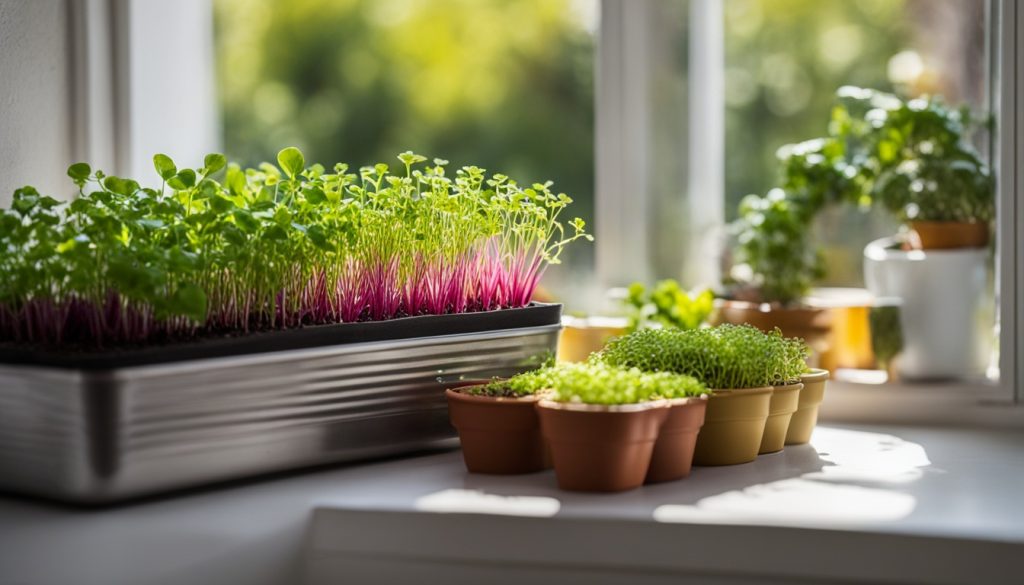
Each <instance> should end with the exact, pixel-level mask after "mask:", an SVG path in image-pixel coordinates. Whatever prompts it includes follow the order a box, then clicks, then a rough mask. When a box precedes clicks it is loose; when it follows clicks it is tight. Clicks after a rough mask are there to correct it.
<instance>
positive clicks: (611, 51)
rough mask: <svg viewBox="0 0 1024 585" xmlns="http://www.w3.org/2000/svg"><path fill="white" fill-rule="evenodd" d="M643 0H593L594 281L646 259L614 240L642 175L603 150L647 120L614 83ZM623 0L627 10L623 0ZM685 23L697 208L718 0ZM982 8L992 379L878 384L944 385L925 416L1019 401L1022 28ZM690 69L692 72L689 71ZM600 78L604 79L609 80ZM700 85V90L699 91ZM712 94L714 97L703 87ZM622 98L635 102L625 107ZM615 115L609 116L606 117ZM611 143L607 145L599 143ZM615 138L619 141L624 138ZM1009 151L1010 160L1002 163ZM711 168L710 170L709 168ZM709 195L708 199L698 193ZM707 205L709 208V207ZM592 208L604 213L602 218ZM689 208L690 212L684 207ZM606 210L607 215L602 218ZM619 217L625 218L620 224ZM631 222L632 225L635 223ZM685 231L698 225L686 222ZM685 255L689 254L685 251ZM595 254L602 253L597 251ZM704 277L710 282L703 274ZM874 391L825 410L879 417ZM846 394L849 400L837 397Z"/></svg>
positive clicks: (1011, 11) (633, 65)
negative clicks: (993, 298) (992, 223)
mask: <svg viewBox="0 0 1024 585" xmlns="http://www.w3.org/2000/svg"><path fill="white" fill-rule="evenodd" d="M651 1H652V0H601V18H600V27H599V34H598V58H597V78H598V79H599V80H604V81H599V83H598V84H597V87H596V88H595V93H596V123H597V132H596V134H595V135H596V137H597V138H596V140H597V141H598V144H597V145H596V152H597V159H596V162H597V167H598V169H599V170H598V175H597V191H596V194H595V210H596V211H595V213H596V215H597V217H596V218H595V219H596V224H597V230H596V232H597V233H598V234H599V235H600V237H598V238H597V239H596V241H595V246H596V247H597V249H596V252H597V257H598V259H599V261H598V265H597V273H598V279H597V280H598V282H599V283H601V285H602V286H609V285H612V286H622V285H624V284H626V283H627V282H628V281H629V280H647V278H646V277H648V276H649V272H650V270H649V267H648V265H647V264H648V263H647V261H646V260H644V261H637V258H646V256H637V255H636V254H639V253H641V252H646V248H645V247H643V246H642V244H636V243H635V242H633V243H631V245H630V247H628V248H627V247H624V246H622V245H621V243H622V242H623V241H630V238H631V236H632V239H634V240H637V239H642V238H637V237H636V234H637V233H644V231H643V228H642V227H639V228H638V227H635V226H645V225H647V222H648V218H647V215H646V214H647V213H648V209H649V205H650V202H649V201H648V199H649V198H650V193H649V192H648V191H647V190H644V189H642V188H640V187H643V186H644V185H645V184H646V183H644V182H633V183H631V184H632V185H633V187H634V188H633V189H631V190H625V189H623V188H622V187H621V185H622V183H621V177H630V176H634V175H636V174H637V173H642V172H643V170H644V169H643V168H642V167H641V168H638V167H637V165H638V163H637V162H636V161H635V160H631V159H630V158H629V157H628V156H621V155H620V156H611V155H610V154H609V153H610V152H618V150H621V149H622V148H625V147H628V145H630V144H635V142H636V140H637V139H638V138H637V136H636V135H634V136H627V135H626V132H628V131H629V128H635V127H641V128H649V125H650V124H651V121H650V120H647V119H646V116H647V111H646V110H645V106H644V104H645V103H646V101H645V98H646V97H647V96H646V94H647V92H648V91H649V89H648V88H646V87H638V85H637V84H636V83H624V82H623V80H624V79H625V77H624V74H623V72H628V71H631V70H636V69H642V68H643V65H644V61H643V60H641V57H642V56H643V52H642V51H636V50H635V49H633V48H632V47H634V46H636V45H638V44H641V43H642V42H643V40H644V39H646V38H649V37H651V36H652V35H651V34H650V31H646V30H644V28H643V27H644V26H650V25H651V23H653V19H652V16H651V14H650V13H651ZM627 2H628V4H629V9H628V10H627V8H626V4H627ZM689 5H690V26H691V27H694V26H695V25H696V29H695V30H696V32H695V33H694V34H691V35H690V65H689V66H690V69H691V71H690V77H691V79H690V87H700V88H701V90H702V92H703V95H702V96H700V99H692V98H691V104H690V105H691V108H692V110H691V112H690V113H689V117H690V120H691V124H690V127H689V143H690V144H695V143H696V142H695V141H696V140H700V144H701V145H702V147H701V148H700V149H694V148H691V149H690V151H691V153H690V167H689V168H690V169H697V172H696V173H691V174H693V175H695V176H694V177H691V178H690V181H689V185H688V192H689V193H702V195H703V194H707V193H710V197H707V198H702V199H701V200H700V202H699V203H700V205H697V204H696V203H697V201H695V200H694V198H688V199H689V200H690V201H689V205H688V209H690V210H697V209H701V210H706V209H707V208H708V207H710V206H714V203H715V202H716V201H717V202H718V205H717V208H722V207H724V205H723V202H724V197H723V195H722V192H723V190H724V187H723V185H724V168H725V167H724V157H725V151H724V124H722V123H720V122H719V120H721V119H723V118H724V110H725V100H724V87H723V84H722V83H721V81H720V75H721V72H716V71H714V69H713V68H714V67H715V66H716V64H717V66H718V67H721V68H722V69H723V70H724V59H723V58H722V55H723V54H724V47H722V46H721V45H719V46H715V47H711V48H710V49H709V48H708V47H706V46H704V47H700V48H701V50H699V51H698V50H696V49H697V47H698V46H699V45H700V44H701V43H709V42H710V43H719V44H721V43H724V36H723V35H722V34H721V31H722V27H723V26H724V23H723V21H722V8H721V6H720V2H719V0H689ZM987 14H988V20H989V23H988V24H989V27H988V28H989V31H990V33H989V43H988V45H989V46H988V53H989V55H988V59H987V60H988V63H989V65H990V71H989V89H990V91H989V98H990V104H989V106H990V110H991V111H992V112H997V113H998V119H997V126H996V132H994V133H993V141H994V148H992V149H991V152H992V153H993V168H994V169H995V173H996V176H997V185H998V189H997V193H996V198H997V208H998V218H997V234H996V242H997V246H998V248H997V252H998V254H997V258H998V264H997V266H996V275H997V276H996V290H997V293H998V301H999V302H998V305H997V314H998V316H999V323H1000V330H999V352H1000V353H999V367H1000V376H999V380H998V382H993V383H992V384H986V383H983V382H979V383H962V382H953V383H944V384H916V385H908V384H888V385H885V386H884V387H885V388H893V389H896V388H897V387H898V389H899V392H900V397H899V398H900V400H901V401H902V400H904V399H907V398H909V397H913V399H914V401H915V403H920V402H924V401H929V402H931V401H934V400H936V399H937V398H936V395H935V394H936V393H935V389H936V388H937V387H941V388H943V389H946V390H949V391H943V392H941V394H942V397H941V398H940V399H939V400H941V401H942V402H943V403H944V404H945V405H946V406H948V407H949V408H947V409H945V412H944V413H942V414H939V413H938V411H936V409H931V408H929V409H924V410H919V411H917V412H925V413H931V415H929V416H931V417H932V418H943V419H946V418H950V416H948V415H949V414H950V412H951V410H950V409H952V410H953V411H959V410H960V409H963V408H970V407H973V406H976V405H990V404H993V403H998V404H1013V403H1018V404H1019V403H1021V402H1024V387H1022V384H1021V382H1022V379H1021V372H1020V364H1021V363H1022V362H1024V343H1021V342H1019V341H1018V340H1021V339H1024V322H1022V320H1021V319H1019V318H1018V315H1019V311H1020V309H1019V304H1020V298H1019V294H1018V293H1019V292H1020V291H1024V270H1021V269H1019V268H1018V266H1019V262H1018V259H1019V255H1018V247H1019V245H1020V236H1019V234H1021V233H1024V213H1022V209H1021V206H1020V205H1018V204H1017V202H1018V201H1019V200H1020V199H1021V190H1022V189H1024V185H1022V184H1021V180H1020V179H1018V177H1017V169H1018V168H1021V167H1022V166H1024V148H1022V147H1021V146H1018V145H1024V136H1022V132H1024V120H1022V119H1021V117H1022V116H1024V105H1022V99H1024V76H1020V75H1018V64H1020V65H1024V39H1019V37H1020V33H1019V31H1021V30H1024V10H1020V9H1018V6H1017V3H1016V2H1015V1H1014V0H988V1H987ZM694 75H696V76H697V77H699V78H700V79H699V80H697V81H695V80H694V79H693V77H694ZM609 80H611V81H613V82H609ZM709 92H710V93H709ZM716 93H717V94H718V95H717V98H716V96H715V95H713V94H716ZM630 104H640V105H639V106H637V107H634V108H630V107H629V106H630ZM616 116H618V118H616ZM708 132H720V134H719V136H720V139H719V140H708V139H707V133H708ZM602 142H607V143H609V144H611V145H615V146H616V147H619V148H618V149H613V148H611V147H609V146H608V145H607V144H602ZM624 145H625V146H624ZM1007 161H1010V162H1011V163H1012V164H1006V163H1007ZM714 173H717V174H718V176H717V177H716V176H713V175H714ZM709 200H710V201H711V205H709V204H708V201H709ZM717 208H716V209H717ZM719 213H721V215H720V217H721V219H720V220H719V221H720V223H722V222H724V209H720V210H719ZM602 215H606V217H605V218H602ZM690 215H691V216H692V215H693V214H692V213H691V214H690ZM607 216H610V217H611V219H609V218H608V217H607ZM682 220H684V221H689V222H691V225H692V224H693V222H694V221H700V220H699V219H696V220H695V219H694V218H693V217H689V218H682ZM623 226H631V227H628V228H625V229H624V228H623ZM636 230H640V231H636ZM692 233H700V232H699V231H697V232H692ZM688 246H689V247H690V248H691V249H693V250H696V251H698V252H697V253H698V254H699V255H700V260H701V261H702V262H706V263H707V264H708V265H707V266H701V267H698V268H697V269H696V272H697V273H698V274H704V275H707V274H717V270H716V269H717V267H716V266H713V264H714V263H715V261H716V255H714V254H713V253H709V252H708V250H709V249H710V248H708V242H707V241H706V240H705V241H702V240H701V239H700V238H696V237H695V238H692V239H691V241H690V242H688ZM692 257H693V256H692V255H691V258H692ZM602 260H603V261H602ZM707 284H717V283H712V282H708V283H707ZM830 387H834V388H836V389H837V390H839V391H841V392H845V393H854V392H857V391H858V390H860V389H864V390H867V389H866V388H864V385H860V384H852V383H836V382H833V383H832V384H831V385H830ZM868 393H869V394H870V395H872V396H874V397H875V398H876V399H875V400H873V401H872V402H873V404H874V406H873V407H871V408H869V407H867V406H865V405H864V404H859V403H858V406H856V407H853V406H851V407H850V410H849V412H848V413H844V412H843V411H842V409H838V410H835V411H834V414H835V415H836V416H838V417H842V416H843V415H844V414H850V415H851V416H856V417H857V418H862V419H867V420H870V419H872V418H876V419H879V420H881V419H885V418H887V417H888V416H889V415H888V413H889V412H890V406H889V404H890V402H889V400H888V399H887V394H886V393H884V392H870V391H869V392H868ZM846 402H847V403H849V404H851V405H852V404H853V402H854V401H846Z"/></svg>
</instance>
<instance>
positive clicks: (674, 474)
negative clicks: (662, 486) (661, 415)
mask: <svg viewBox="0 0 1024 585" xmlns="http://www.w3.org/2000/svg"><path fill="white" fill-rule="evenodd" d="M707 406H708V400H707V397H706V396H700V397H697V398H677V399H675V400H670V401H669V410H668V416H667V417H666V418H665V423H664V424H662V425H661V432H660V433H658V440H657V441H656V442H655V443H654V452H653V453H652V454H651V466H650V468H649V469H648V470H647V478H646V479H645V480H644V483H658V482H662V481H673V480H677V479H682V478H684V477H686V476H687V475H690V468H691V467H692V466H693V449H694V447H696V445H697V432H698V431H700V427H701V426H702V425H703V424H704V413H705V411H706V410H707Z"/></svg>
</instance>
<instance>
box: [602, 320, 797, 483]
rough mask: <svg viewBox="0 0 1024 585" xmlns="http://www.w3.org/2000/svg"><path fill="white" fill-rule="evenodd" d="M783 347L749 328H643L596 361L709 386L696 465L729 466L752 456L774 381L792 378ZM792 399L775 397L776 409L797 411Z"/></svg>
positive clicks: (774, 336)
mask: <svg viewBox="0 0 1024 585" xmlns="http://www.w3.org/2000/svg"><path fill="white" fill-rule="evenodd" d="M786 347H787V346H786V340H785V339H784V338H782V336H781V334H780V333H778V332H775V333H773V334H766V333H763V332H761V331H760V330H758V329H756V328H755V327H752V326H749V325H729V324H725V325H719V326H717V327H711V328H704V329H695V330H690V331H681V330H673V329H645V330H640V331H637V332H635V333H632V334H630V335H627V336H626V337H623V338H621V339H618V340H616V341H613V342H612V343H611V344H609V345H608V347H607V348H606V349H605V350H604V351H603V352H601V354H600V359H601V360H603V361H605V362H607V363H609V364H612V365H617V366H621V367H636V368H640V369H642V370H645V371H664V372H674V373H678V374H684V375H689V376H692V377H694V378H696V379H697V380H698V381H700V382H702V383H703V384H704V385H706V386H707V387H708V388H711V389H712V393H711V395H710V397H709V398H708V403H707V412H706V414H705V418H704V426H703V427H702V428H701V431H700V434H699V435H698V436H697V445H696V451H695V455H694V464H695V465H734V464H738V463H747V462H750V461H753V460H754V459H755V458H756V457H757V455H758V452H759V451H760V449H761V444H762V441H763V439H764V434H765V427H766V423H767V420H768V417H769V415H771V414H773V410H772V396H773V393H774V391H775V390H774V385H776V384H778V383H779V382H780V381H781V380H788V379H792V377H793V375H792V373H790V372H789V370H788V369H787V368H790V367H792V364H790V363H789V362H788V361H787V360H788V358H789V356H788V355H787V353H786ZM788 392H789V391H788V390H782V391H781V392H780V394H781V393H787V394H788ZM790 396H791V395H790ZM790 402H791V400H780V401H777V404H776V409H775V412H774V414H775V415H777V416H778V417H779V418H781V419H785V417H786V412H787V411H788V412H789V413H792V410H795V405H793V404H790ZM790 408H792V410H790ZM786 422H788V421H786ZM784 436H785V433H784V432H783V437H784Z"/></svg>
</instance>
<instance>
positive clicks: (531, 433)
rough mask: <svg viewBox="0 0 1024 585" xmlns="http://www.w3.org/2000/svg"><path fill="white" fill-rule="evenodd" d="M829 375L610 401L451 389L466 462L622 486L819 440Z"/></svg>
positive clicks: (476, 467) (482, 468)
mask: <svg viewBox="0 0 1024 585" xmlns="http://www.w3.org/2000/svg"><path fill="white" fill-rule="evenodd" d="M827 379H828V372H827V371H825V370H812V371H810V372H809V373H808V374H806V375H804V376H803V378H802V380H801V381H800V382H797V383H795V384H788V385H785V386H775V387H765V388H749V389H736V390H714V391H713V392H712V393H711V394H709V395H706V396H700V397H696V398H682V399H675V400H657V401H651V402H642V403H638V404H623V405H616V406H603V405H591V404H578V403H567V402H555V401H553V400H549V399H547V398H546V397H545V393H543V392H541V393H538V394H536V395H531V396H524V397H519V398H506V397H491V396H482V395H475V394H470V393H467V392H463V391H462V390H463V389H462V388H455V389H452V390H448V391H447V397H448V411H449V415H450V417H451V422H452V425H453V426H454V427H455V428H456V430H458V433H459V439H460V441H461V443H462V453H463V458H464V460H465V463H466V467H467V469H468V470H469V471H470V472H473V473H488V474H505V475H508V474H522V473H534V472H538V471H543V470H545V469H549V468H551V467H554V470H555V477H556V479H557V481H558V486H559V487H560V488H561V489H564V490H572V491H593V492H616V491H625V490H630V489H633V488H637V487H640V486H641V485H643V484H645V483H648V484H649V483H659V482H666V481H674V480H678V479H682V478H685V477H686V476H688V475H689V474H690V469H691V467H692V466H693V465H701V466H713V465H736V464H740V463H749V462H751V461H753V460H754V459H756V458H757V456H758V455H760V454H765V453H775V452H777V451H781V450H782V449H783V447H784V446H785V445H799V444H803V443H807V442H808V441H809V440H810V437H811V432H812V431H813V430H814V426H815V424H816V422H817V418H818V407H819V405H820V404H821V401H822V399H823V397H824V392H825V382H826V380H827Z"/></svg>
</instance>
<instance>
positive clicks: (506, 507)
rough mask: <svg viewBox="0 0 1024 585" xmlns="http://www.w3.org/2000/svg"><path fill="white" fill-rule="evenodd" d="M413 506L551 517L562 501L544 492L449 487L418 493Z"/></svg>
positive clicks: (430, 510)
mask: <svg viewBox="0 0 1024 585" xmlns="http://www.w3.org/2000/svg"><path fill="white" fill-rule="evenodd" d="M415 507H416V509H417V510H420V511H422V512H437V513H442V514H452V513H454V514H496V515H500V516H525V517H530V518H550V517H552V516H554V515H555V514H557V513H558V510H559V509H561V507H562V505H561V502H559V501H558V500H557V499H555V498H549V497H543V496H499V495H497V494H486V493H484V492H482V491H478V490H462V489H448V490H442V491H439V492H435V493H432V494H428V495H425V496H421V497H419V498H417V499H416V504H415Z"/></svg>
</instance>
